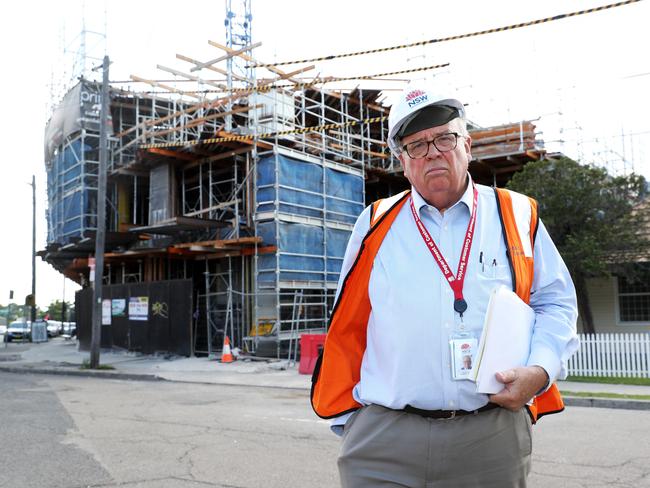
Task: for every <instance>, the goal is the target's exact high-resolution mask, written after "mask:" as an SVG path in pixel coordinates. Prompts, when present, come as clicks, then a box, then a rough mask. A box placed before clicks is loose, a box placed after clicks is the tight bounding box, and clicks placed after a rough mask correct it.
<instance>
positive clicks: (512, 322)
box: [470, 285, 535, 394]
mask: <svg viewBox="0 0 650 488" xmlns="http://www.w3.org/2000/svg"><path fill="white" fill-rule="evenodd" d="M534 324H535V312H534V311H533V309H532V308H530V307H529V306H528V304H526V303H525V302H524V301H523V300H522V299H521V298H519V297H518V296H517V294H516V293H514V292H513V291H512V290H510V289H508V288H507V287H505V286H503V285H502V286H500V287H498V288H496V289H495V290H493V291H492V294H491V296H490V302H489V303H488V307H487V313H486V314H485V321H484V323H483V332H482V334H481V339H480V341H479V345H478V351H477V356H476V359H475V365H474V368H473V369H472V373H471V376H470V379H473V380H474V381H476V391H477V392H478V393H487V394H492V393H498V392H500V391H501V390H502V389H503V384H502V383H500V382H499V381H497V379H496V378H495V376H494V374H495V373H497V372H499V371H504V370H506V369H511V368H515V367H517V366H525V365H526V362H527V361H528V356H529V355H530V342H531V338H532V335H533V326H534Z"/></svg>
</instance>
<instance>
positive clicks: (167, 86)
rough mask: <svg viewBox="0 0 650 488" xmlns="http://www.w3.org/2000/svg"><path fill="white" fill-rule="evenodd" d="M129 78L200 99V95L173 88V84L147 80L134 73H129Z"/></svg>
mask: <svg viewBox="0 0 650 488" xmlns="http://www.w3.org/2000/svg"><path fill="white" fill-rule="evenodd" d="M131 79H132V80H133V81H136V82H138V83H146V84H147V85H151V86H155V87H158V88H162V89H163V90H168V91H170V92H173V93H178V94H180V95H185V96H188V97H192V98H196V99H200V98H201V97H199V96H198V95H194V94H192V93H188V92H185V91H183V90H179V89H178V88H174V87H173V86H170V85H166V84H164V83H159V82H157V81H155V80H147V79H145V78H140V77H139V76H135V75H131Z"/></svg>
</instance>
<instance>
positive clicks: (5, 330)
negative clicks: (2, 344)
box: [0, 324, 7, 335]
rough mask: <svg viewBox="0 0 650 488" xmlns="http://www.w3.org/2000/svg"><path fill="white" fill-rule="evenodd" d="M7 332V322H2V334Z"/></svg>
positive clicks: (0, 325) (0, 329)
mask: <svg viewBox="0 0 650 488" xmlns="http://www.w3.org/2000/svg"><path fill="white" fill-rule="evenodd" d="M6 333H7V326H6V325H5V324H0V335H5V334H6Z"/></svg>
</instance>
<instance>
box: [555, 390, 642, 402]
mask: <svg viewBox="0 0 650 488" xmlns="http://www.w3.org/2000/svg"><path fill="white" fill-rule="evenodd" d="M560 391H561V393H562V394H563V395H566V396H572V397H582V398H618V399H622V400H650V395H628V394H624V393H605V392H598V393H596V392H592V391H564V390H560Z"/></svg>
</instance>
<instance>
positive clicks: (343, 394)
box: [311, 189, 564, 422]
mask: <svg viewBox="0 0 650 488" xmlns="http://www.w3.org/2000/svg"><path fill="white" fill-rule="evenodd" d="M409 194H410V191H405V192H402V193H400V194H398V195H395V196H393V197H390V198H386V199H383V200H379V201H377V202H375V203H373V205H372V209H371V210H372V212H371V217H370V228H369V230H368V232H367V234H366V236H365V237H364V239H363V241H362V242H361V246H360V247H359V251H358V253H357V257H356V259H355V261H354V263H353V265H352V267H351V268H350V270H349V271H348V274H347V275H346V277H345V279H344V281H343V285H342V288H341V290H340V292H339V296H338V299H337V301H336V303H335V304H334V309H333V310H332V315H331V317H330V322H329V332H328V334H327V338H326V339H325V346H324V348H323V351H322V352H321V355H320V357H319V358H318V361H317V362H316V366H315V368H314V373H313V376H312V387H311V404H312V408H313V409H314V412H316V414H317V415H318V416H319V417H321V418H326V419H327V418H333V417H338V416H339V415H343V414H345V413H348V412H352V411H354V410H357V409H358V408H360V407H361V404H359V403H358V402H357V401H355V400H354V398H353V396H352V390H353V388H354V387H355V385H356V384H357V383H358V382H359V379H360V376H361V361H362V359H363V354H364V352H365V350H366V332H367V327H368V318H369V317H370V310H371V305H370V298H369V296H368V284H369V282H370V273H371V271H372V266H373V262H374V260H375V256H376V255H377V252H378V251H379V248H380V247H381V243H382V242H383V240H384V237H385V236H386V234H387V233H388V231H389V229H390V227H391V225H392V223H393V221H394V220H395V218H396V217H397V215H398V214H399V211H400V210H401V208H402V207H403V206H404V204H405V203H406V202H407V200H408V197H409ZM495 194H496V198H497V204H498V209H499V216H500V219H501V228H502V229H503V238H504V240H505V242H506V254H507V256H508V261H509V263H510V269H511V272H512V282H513V289H514V291H515V293H517V295H518V296H519V297H520V298H521V299H522V300H523V301H525V302H526V303H529V302H530V290H531V287H532V283H533V249H534V245H535V235H536V232H537V226H538V222H539V219H538V216H537V202H536V201H535V200H533V199H531V198H528V197H525V196H523V195H520V194H518V193H514V192H511V191H509V190H504V189H495ZM522 235H523V236H525V240H523V241H522V239H521V238H520V236H522ZM528 410H529V412H530V414H531V417H532V419H533V422H536V421H537V419H538V418H539V417H541V416H542V415H546V414H550V413H556V412H561V411H562V410H564V402H563V401H562V397H561V396H560V392H559V390H558V388H557V385H555V384H553V385H552V386H551V387H550V388H549V389H548V390H547V391H546V392H544V393H543V394H542V395H539V396H537V397H535V399H534V401H533V404H532V405H530V406H528Z"/></svg>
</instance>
